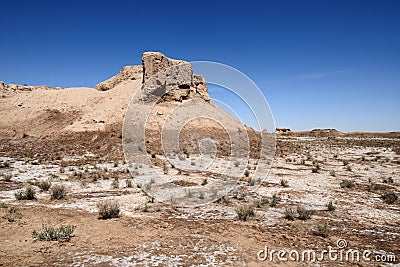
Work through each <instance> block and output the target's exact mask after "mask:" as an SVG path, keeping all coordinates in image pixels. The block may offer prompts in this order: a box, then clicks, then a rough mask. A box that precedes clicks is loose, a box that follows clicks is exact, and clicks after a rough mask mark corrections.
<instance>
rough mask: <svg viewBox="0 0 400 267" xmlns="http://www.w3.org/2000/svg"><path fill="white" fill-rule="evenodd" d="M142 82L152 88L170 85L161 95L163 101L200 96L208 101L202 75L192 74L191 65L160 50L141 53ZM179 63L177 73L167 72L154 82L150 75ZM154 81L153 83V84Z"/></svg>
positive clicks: (208, 97)
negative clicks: (169, 56) (167, 73)
mask: <svg viewBox="0 0 400 267" xmlns="http://www.w3.org/2000/svg"><path fill="white" fill-rule="evenodd" d="M142 65H143V83H146V86H149V87H150V88H153V87H155V86H158V87H159V86H160V84H162V85H167V86H168V87H169V88H171V87H172V89H170V90H169V91H168V92H167V93H166V94H165V95H164V97H163V101H182V100H186V99H193V98H202V99H204V100H206V101H210V96H209V95H208V88H207V84H206V80H205V78H204V77H203V76H199V75H194V74H193V70H192V66H191V65H190V64H189V63H188V62H186V61H184V60H176V59H170V58H168V57H166V56H165V55H163V54H162V53H160V52H145V53H143V55H142ZM176 65H179V66H180V67H179V68H177V69H179V74H177V75H171V74H174V72H173V71H172V72H171V71H168V72H169V76H165V77H163V76H160V77H158V79H157V82H156V83H155V82H154V81H152V80H151V79H150V80H149V78H150V77H152V76H153V75H155V74H158V73H160V72H162V71H164V70H166V69H172V70H173V67H174V66H176ZM153 83H155V84H153Z"/></svg>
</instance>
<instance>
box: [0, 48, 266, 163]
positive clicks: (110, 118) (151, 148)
mask: <svg viewBox="0 0 400 267" xmlns="http://www.w3.org/2000/svg"><path fill="white" fill-rule="evenodd" d="M177 64H187V62H185V61H182V60H174V59H170V58H168V57H166V56H165V55H163V54H162V53H159V52H145V53H144V54H143V55H142V65H140V66H126V67H123V68H122V69H121V70H120V71H119V73H118V74H116V75H115V76H113V77H111V78H109V79H107V80H105V81H103V82H100V83H99V84H97V85H96V86H95V87H94V88H88V87H82V88H60V87H56V88H51V87H49V86H25V85H16V84H7V85H6V84H4V83H2V82H1V83H0V95H1V98H0V136H2V138H6V139H21V140H22V141H24V140H32V139H34V140H56V141H59V140H61V141H63V142H68V141H72V142H73V143H75V144H76V143H84V145H85V146H88V144H92V147H93V148H98V149H100V150H103V153H105V154H108V153H113V154H117V155H118V157H121V156H122V149H121V138H122V125H123V120H124V116H125V113H126V109H127V108H128V105H129V103H130V101H131V99H132V97H133V96H134V95H135V93H137V91H138V90H140V88H141V86H142V85H143V83H144V82H146V80H147V79H149V77H151V76H152V75H154V74H157V73H158V72H160V71H163V70H165V69H167V68H169V67H171V66H174V65H177ZM187 65H189V64H187ZM188 71H189V75H190V79H189V82H188V81H185V82H179V81H178V82H177V86H176V88H174V89H172V90H170V91H168V92H167V93H166V94H165V95H163V96H162V98H161V99H160V101H158V102H157V104H156V106H155V108H154V109H153V111H152V113H151V116H150V117H149V118H148V121H147V125H146V136H147V138H148V140H147V146H148V152H149V153H162V148H161V131H160V129H161V127H162V125H163V123H164V121H165V119H166V118H167V117H168V115H169V114H170V112H172V111H173V110H174V109H175V108H176V107H177V106H178V105H180V104H181V103H182V102H185V101H189V100H191V99H199V101H203V102H205V103H207V104H208V105H211V106H212V107H213V108H214V109H215V110H216V112H223V111H222V110H220V109H219V108H218V107H216V106H215V105H214V104H212V103H211V102H210V96H209V95H208V89H207V85H206V81H205V79H204V77H202V76H199V75H195V74H193V71H192V69H191V66H190V65H189V69H188ZM247 131H248V134H249V137H250V139H251V145H252V146H253V147H258V146H259V139H260V138H259V134H258V133H256V132H255V131H253V130H252V129H250V128H247ZM203 135H204V137H211V136H212V137H214V139H216V140H218V144H219V149H222V151H223V153H225V154H227V153H228V151H229V149H230V144H229V142H228V141H227V140H228V138H229V137H228V135H227V133H226V131H225V129H224V128H223V127H222V126H221V125H219V124H218V123H216V122H213V121H210V120H203V119H198V120H197V121H196V120H195V121H192V122H191V124H190V125H188V126H187V127H184V129H183V131H182V135H181V136H182V137H183V141H182V142H183V144H184V145H186V146H187V149H189V151H190V152H192V151H197V148H196V146H195V145H194V146H190V145H188V144H189V143H190V142H189V141H188V140H192V139H193V140H195V142H196V140H197V139H201V138H203ZM185 140H186V141H185ZM195 142H194V143H195ZM46 144H50V143H46ZM89 147H90V145H89ZM254 154H255V155H256V154H257V153H254Z"/></svg>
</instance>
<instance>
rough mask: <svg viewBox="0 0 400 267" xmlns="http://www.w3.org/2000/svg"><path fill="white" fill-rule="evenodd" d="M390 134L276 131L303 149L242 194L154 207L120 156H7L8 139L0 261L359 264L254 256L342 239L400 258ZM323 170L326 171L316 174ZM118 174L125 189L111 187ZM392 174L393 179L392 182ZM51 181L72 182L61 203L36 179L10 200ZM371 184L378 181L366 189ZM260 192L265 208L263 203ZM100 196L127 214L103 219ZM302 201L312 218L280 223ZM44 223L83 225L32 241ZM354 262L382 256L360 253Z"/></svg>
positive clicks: (245, 182) (1, 185) (1, 188)
mask: <svg viewBox="0 0 400 267" xmlns="http://www.w3.org/2000/svg"><path fill="white" fill-rule="evenodd" d="M343 141H345V142H343ZM392 141H393V140H392V139H385V138H382V139H381V140H375V142H372V143H373V144H375V145H373V146H371V143H370V142H368V145H359V139H354V138H346V137H343V138H342V137H339V138H334V139H328V138H315V137H280V142H281V145H282V144H283V145H285V144H289V143H290V144H292V145H295V146H297V147H299V149H298V151H297V152H296V153H288V154H285V155H283V156H281V157H277V158H276V160H275V162H274V166H273V168H272V170H271V173H270V175H269V176H268V178H267V179H266V180H265V181H264V182H263V183H262V185H261V186H260V187H259V188H258V189H257V190H256V191H255V192H254V191H253V190H252V188H251V187H250V186H249V181H250V180H249V178H247V177H244V178H243V179H242V180H241V182H240V184H239V187H238V189H236V190H234V191H233V192H231V193H230V194H229V197H227V198H225V200H224V201H219V202H215V203H211V204H209V205H206V206H201V207H197V208H173V207H171V206H170V205H169V204H163V203H152V201H151V199H150V198H149V197H148V196H147V195H146V194H145V193H144V192H143V191H142V190H141V189H140V188H137V186H136V185H135V184H133V187H127V184H126V181H127V180H130V179H131V177H130V174H129V173H127V168H128V165H127V164H126V163H124V162H123V161H122V160H119V161H118V160H113V161H110V160H105V159H102V158H100V159H99V158H96V157H95V155H93V154H88V153H87V151H85V150H82V151H80V152H79V151H75V153H76V155H75V157H62V156H61V157H60V158H59V159H55V160H42V161H41V162H40V163H38V162H37V161H35V160H34V159H30V158H24V157H19V158H18V157H14V158H10V157H6V155H7V154H12V153H8V151H7V149H10V147H9V146H11V147H12V146H13V145H14V146H15V145H16V144H15V143H16V141H11V142H12V144H9V142H7V144H8V145H9V146H4V144H3V146H2V148H3V149H2V156H3V157H2V158H1V159H0V162H3V163H5V162H8V163H9V167H4V168H1V169H0V170H1V173H2V176H3V179H2V180H1V181H0V198H1V203H4V204H5V205H7V208H1V209H0V212H1V218H2V219H0V227H1V229H2V231H1V239H2V240H3V241H2V242H1V245H0V252H1V255H2V257H1V260H0V263H1V264H3V265H4V266H26V265H31V266H39V265H40V266H47V265H59V266H354V265H355V264H356V263H354V262H346V261H342V262H338V261H328V260H326V259H325V260H324V261H322V262H316V263H304V262H291V261H289V262H286V263H282V262H279V261H278V259H277V258H275V259H274V261H273V262H270V261H265V262H261V261H259V260H258V259H257V253H258V251H259V250H261V249H263V248H264V247H265V246H267V247H268V248H269V249H275V250H279V249H296V250H299V251H302V250H305V249H314V250H315V251H322V250H323V249H327V248H328V246H332V247H336V242H337V240H338V239H345V240H346V241H347V244H348V248H352V249H359V250H366V249H369V250H371V251H374V253H376V254H379V255H380V254H384V255H386V254H388V253H389V254H388V255H391V254H390V253H393V255H395V256H397V262H398V259H399V256H400V247H399V244H400V242H399V241H400V231H399V224H398V223H399V221H400V205H399V201H397V202H395V203H393V204H387V203H385V202H384V201H383V199H382V198H381V195H382V194H383V193H384V192H386V191H393V192H396V193H397V194H398V193H399V188H400V186H399V182H400V180H399V174H400V168H399V166H400V157H399V155H398V154H396V153H395V152H393V151H392V149H391V148H390V147H386V145H385V144H386V143H389V144H391V142H392ZM394 141H396V142H398V140H394ZM6 148H7V149H6ZM158 156H160V157H161V155H158ZM158 156H157V157H158ZM93 158H95V160H94V159H93ZM78 159H79V160H80V161H79V164H78V165H76V162H77V160H78ZM94 162H95V163H94ZM221 162H223V161H221ZM93 163H94V164H93ZM221 164H222V163H221ZM256 164H257V160H255V159H253V160H250V162H249V169H250V175H249V176H250V177H251V175H252V169H253V167H254V166H255V165H256ZM316 165H318V166H319V167H318V171H317V172H315V173H314V172H313V171H312V169H313V168H315V166H316ZM6 166H8V164H6ZM61 166H63V167H61ZM348 166H350V167H348ZM172 173H173V172H172V170H171V175H172ZM7 174H12V178H11V180H10V181H5V176H6V175H7ZM116 177H117V179H118V183H119V185H118V188H116V187H115V186H113V181H114V180H115V178H116ZM390 177H391V178H392V179H393V181H390V182H388V181H387V179H388V178H390ZM47 179H50V180H51V181H52V183H53V184H63V185H65V186H66V188H67V189H68V195H67V197H66V199H64V200H58V201H56V200H50V194H49V193H48V192H41V191H40V189H39V188H37V187H35V186H34V188H36V190H37V192H38V195H37V196H38V199H37V200H33V201H29V200H25V201H17V200H16V199H15V197H14V193H15V192H16V191H17V190H19V189H20V188H23V187H25V186H26V185H27V184H29V183H31V184H32V183H34V182H35V181H41V180H47ZM186 179H187V181H193V180H196V179H199V177H194V175H189V176H187V178H186ZM344 179H349V180H352V181H354V182H355V187H353V188H341V186H340V183H341V182H342V181H343V180H344ZM200 180H201V179H200ZM281 180H287V185H285V186H282V184H281V183H282V182H281ZM371 185H379V187H376V188H374V189H369V188H371ZM274 194H275V195H276V196H279V198H280V199H281V201H280V202H279V203H278V204H277V205H276V206H272V205H271V201H272V198H273V195H274ZM261 198H262V199H266V200H268V202H269V203H268V202H266V203H262V204H257V203H259V202H257V200H259V199H261ZM102 199H116V200H118V201H119V202H120V203H121V217H120V218H116V219H110V220H99V219H98V215H97V208H96V203H97V202H98V201H99V200H102ZM329 201H333V203H334V205H335V206H336V210H335V211H332V212H329V211H327V210H326V209H327V207H326V205H327V203H328V202H329ZM241 205H252V206H253V207H254V208H253V209H254V211H255V216H254V217H250V219H249V220H248V221H240V220H238V217H237V212H236V208H237V207H238V206H241ZM297 206H303V207H306V208H308V209H310V210H313V211H314V213H313V215H312V216H311V219H309V220H300V219H295V220H294V221H290V220H287V219H285V210H286V208H288V207H295V208H296V207H297ZM12 207H15V208H16V209H17V213H16V214H17V215H10V212H9V210H10V209H11V208H12ZM10 216H12V217H13V220H12V221H9V217H10ZM42 224H47V225H61V224H72V225H75V226H76V231H75V232H74V236H73V237H72V239H71V241H70V242H57V241H51V242H48V241H47V242H46V241H36V240H34V239H33V238H32V236H31V234H32V231H33V230H34V229H40V227H41V225H42ZM324 224H326V225H327V228H328V229H329V230H328V231H329V234H328V236H327V237H325V238H324V237H320V236H317V235H316V234H315V233H316V230H317V228H318V226H321V225H324ZM357 264H358V266H380V265H381V264H382V263H377V262H367V261H363V260H360V262H358V263H357Z"/></svg>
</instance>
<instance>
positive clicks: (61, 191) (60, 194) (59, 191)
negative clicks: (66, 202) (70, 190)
mask: <svg viewBox="0 0 400 267" xmlns="http://www.w3.org/2000/svg"><path fill="white" fill-rule="evenodd" d="M66 195H67V190H66V189H65V186H64V185H54V186H52V187H51V200H55V199H57V200H61V199H64V198H65V196H66Z"/></svg>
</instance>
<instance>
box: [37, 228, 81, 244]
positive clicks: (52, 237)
mask: <svg viewBox="0 0 400 267" xmlns="http://www.w3.org/2000/svg"><path fill="white" fill-rule="evenodd" d="M74 231H75V226H74V225H61V226H60V227H58V228H56V227H54V226H47V225H45V224H43V225H42V231H36V230H33V232H32V237H33V238H34V239H37V240H41V241H69V240H70V239H71V237H72V233H73V232H74Z"/></svg>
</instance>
